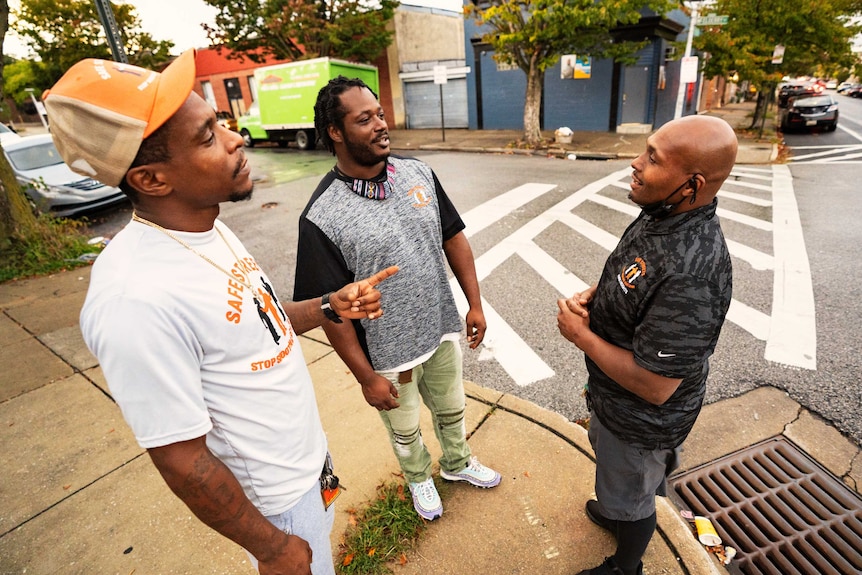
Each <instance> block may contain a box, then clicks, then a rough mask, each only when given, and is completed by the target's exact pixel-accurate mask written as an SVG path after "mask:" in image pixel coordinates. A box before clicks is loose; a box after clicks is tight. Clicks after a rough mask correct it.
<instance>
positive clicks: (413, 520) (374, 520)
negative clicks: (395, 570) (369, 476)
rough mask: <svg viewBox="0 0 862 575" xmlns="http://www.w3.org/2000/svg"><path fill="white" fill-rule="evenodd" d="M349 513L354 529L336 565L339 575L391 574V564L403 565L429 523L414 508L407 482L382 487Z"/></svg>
mask: <svg viewBox="0 0 862 575" xmlns="http://www.w3.org/2000/svg"><path fill="white" fill-rule="evenodd" d="M438 487H440V486H439V485H438ZM348 513H350V527H348V529H347V533H346V534H345V538H344V542H343V543H342V544H341V548H340V550H339V553H338V561H337V563H336V572H337V573H339V575H351V574H354V573H356V574H360V573H361V574H362V575H385V574H388V573H391V572H392V570H391V569H390V568H389V564H390V563H392V562H400V563H401V564H402V565H403V564H404V563H405V562H406V561H407V555H406V553H407V551H409V550H410V549H411V548H412V547H413V545H414V544H415V543H416V540H417V539H418V537H419V535H420V534H421V533H422V531H423V530H424V529H425V520H424V519H422V518H421V517H419V515H418V514H417V513H416V511H415V510H414V509H413V500H412V498H411V496H410V490H409V489H408V488H407V486H406V485H405V484H404V483H403V482H390V483H385V484H382V485H379V486H378V487H377V499H375V500H374V501H372V502H370V503H369V504H368V506H367V507H366V508H364V509H360V510H356V509H350V510H348Z"/></svg>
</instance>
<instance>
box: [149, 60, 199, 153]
mask: <svg viewBox="0 0 862 575" xmlns="http://www.w3.org/2000/svg"><path fill="white" fill-rule="evenodd" d="M194 83H195V50H194V49H191V50H186V51H185V52H183V53H182V54H181V55H180V56H179V57H178V58H177V59H176V60H174V61H173V62H171V64H170V65H169V66H168V67H167V68H165V69H164V71H163V72H162V73H161V78H160V79H159V89H158V93H157V94H156V100H155V105H154V106H153V111H152V114H150V121H149V122H148V123H147V128H146V130H144V138H146V137H147V136H149V135H150V134H152V133H153V132H155V131H156V130H158V129H159V128H160V127H161V126H162V125H163V124H164V123H165V122H167V121H168V119H169V118H170V117H171V116H173V115H174V114H175V113H176V112H177V110H179V109H180V107H181V106H182V105H183V104H184V103H185V101H186V100H187V99H188V97H189V94H191V92H192V88H193V87H194Z"/></svg>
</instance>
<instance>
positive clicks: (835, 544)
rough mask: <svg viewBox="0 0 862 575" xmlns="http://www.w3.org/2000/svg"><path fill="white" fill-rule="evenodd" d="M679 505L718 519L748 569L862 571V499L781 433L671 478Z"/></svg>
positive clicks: (740, 568) (847, 574) (739, 569)
mask: <svg viewBox="0 0 862 575" xmlns="http://www.w3.org/2000/svg"><path fill="white" fill-rule="evenodd" d="M669 483H670V486H671V489H670V498H671V500H672V501H673V502H674V503H675V504H676V505H677V507H679V508H680V509H690V510H691V511H693V512H694V513H695V514H696V515H705V516H707V517H709V518H710V519H711V520H712V523H713V525H715V528H716V531H717V532H718V534H719V536H720V537H721V539H722V541H723V544H724V545H730V546H732V547H735V548H736V550H737V551H738V552H739V554H738V555H737V556H736V558H735V559H734V561H733V563H732V564H731V567H730V570H731V571H732V572H736V573H743V574H745V575H760V574H769V575H796V574H799V575H815V574H817V575H821V574H823V575H825V574H827V573H828V574H836V575H851V574H858V573H862V497H860V496H859V494H858V493H856V492H855V491H852V490H851V489H849V488H848V487H847V486H846V485H844V483H842V482H841V481H840V480H839V479H838V478H836V477H835V476H834V475H832V474H831V473H830V472H829V471H827V470H826V469H824V468H823V467H822V466H821V465H820V464H819V463H817V462H816V461H814V460H813V459H811V458H810V457H809V456H808V455H807V454H806V453H804V452H803V451H801V450H800V449H799V448H797V447H796V446H795V445H794V444H793V443H791V442H790V441H789V440H787V439H786V438H784V437H783V436H779V437H774V438H771V439H767V440H766V441H762V442H760V443H758V444H756V445H753V446H751V447H748V448H746V449H743V450H741V451H737V452H735V453H731V454H730V455H726V456H724V457H722V458H721V459H717V460H716V461H713V462H711V463H707V464H705V465H701V466H699V467H696V468H694V469H691V470H689V471H686V472H684V473H681V474H679V475H677V476H674V477H672V478H671V479H670V481H669Z"/></svg>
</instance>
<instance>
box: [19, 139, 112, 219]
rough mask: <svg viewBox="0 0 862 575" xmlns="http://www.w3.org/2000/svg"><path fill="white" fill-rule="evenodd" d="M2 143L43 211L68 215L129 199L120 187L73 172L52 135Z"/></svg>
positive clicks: (30, 194)
mask: <svg viewBox="0 0 862 575" xmlns="http://www.w3.org/2000/svg"><path fill="white" fill-rule="evenodd" d="M2 145H3V153H4V154H5V155H6V159H8V160H9V164H10V165H11V166H12V171H13V172H14V173H15V178H16V179H17V180H18V183H19V184H21V189H22V190H23V191H24V193H26V194H27V196H28V198H29V199H30V202H31V203H32V204H33V206H34V207H35V208H36V209H37V210H39V211H40V212H44V213H49V214H51V215H54V216H57V217H66V216H73V215H78V214H81V213H84V212H87V211H90V210H94V209H97V208H102V207H105V206H110V205H113V204H116V203H121V202H124V201H126V195H125V194H124V193H123V192H122V191H121V190H120V189H119V188H114V187H111V186H106V185H105V184H103V183H101V182H99V181H97V180H94V179H92V178H88V177H86V176H82V175H80V174H77V173H75V172H73V171H72V169H71V168H70V167H69V166H67V165H66V163H65V162H64V161H63V158H62V157H61V156H60V152H58V151H57V148H56V147H55V146H54V140H53V139H52V138H51V135H50V134H39V135H36V136H23V137H21V138H20V139H18V140H17V141H10V142H3V144H2Z"/></svg>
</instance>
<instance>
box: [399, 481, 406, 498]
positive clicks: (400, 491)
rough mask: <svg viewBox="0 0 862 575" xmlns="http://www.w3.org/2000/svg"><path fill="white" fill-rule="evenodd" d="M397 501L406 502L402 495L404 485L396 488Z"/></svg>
mask: <svg viewBox="0 0 862 575" xmlns="http://www.w3.org/2000/svg"><path fill="white" fill-rule="evenodd" d="M398 499H400V500H401V501H407V496H405V495H404V485H403V484H401V485H399V486H398Z"/></svg>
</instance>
